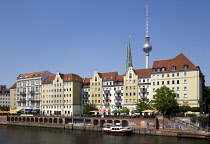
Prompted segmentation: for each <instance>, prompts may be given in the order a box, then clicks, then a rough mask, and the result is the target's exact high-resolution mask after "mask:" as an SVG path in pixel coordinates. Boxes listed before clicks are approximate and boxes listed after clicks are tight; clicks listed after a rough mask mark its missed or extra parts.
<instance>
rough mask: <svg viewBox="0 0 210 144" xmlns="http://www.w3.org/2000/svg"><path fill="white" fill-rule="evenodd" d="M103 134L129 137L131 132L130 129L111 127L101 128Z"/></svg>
mask: <svg viewBox="0 0 210 144" xmlns="http://www.w3.org/2000/svg"><path fill="white" fill-rule="evenodd" d="M103 132H104V134H116V135H130V134H132V132H133V130H132V129H131V128H130V127H121V126H113V127H105V128H103Z"/></svg>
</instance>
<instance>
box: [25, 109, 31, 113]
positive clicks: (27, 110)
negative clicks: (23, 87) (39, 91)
mask: <svg viewBox="0 0 210 144" xmlns="http://www.w3.org/2000/svg"><path fill="white" fill-rule="evenodd" d="M32 110H33V109H25V112H30V111H32Z"/></svg>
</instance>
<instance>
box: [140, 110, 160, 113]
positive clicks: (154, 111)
mask: <svg viewBox="0 0 210 144" xmlns="http://www.w3.org/2000/svg"><path fill="white" fill-rule="evenodd" d="M142 112H148V113H157V112H158V111H157V110H144V111H142Z"/></svg>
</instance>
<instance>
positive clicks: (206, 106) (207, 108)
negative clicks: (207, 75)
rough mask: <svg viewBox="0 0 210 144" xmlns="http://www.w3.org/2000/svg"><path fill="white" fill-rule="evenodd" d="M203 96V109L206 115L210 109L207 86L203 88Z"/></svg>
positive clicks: (209, 94) (209, 90)
mask: <svg viewBox="0 0 210 144" xmlns="http://www.w3.org/2000/svg"><path fill="white" fill-rule="evenodd" d="M203 96H204V101H205V102H204V103H205V104H204V108H205V112H206V113H207V112H208V110H209V107H210V87H209V86H205V87H204V91H203Z"/></svg>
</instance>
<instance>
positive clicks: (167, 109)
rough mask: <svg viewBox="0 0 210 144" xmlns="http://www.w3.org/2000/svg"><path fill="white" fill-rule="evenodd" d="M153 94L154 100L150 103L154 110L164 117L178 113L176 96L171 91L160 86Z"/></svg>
mask: <svg viewBox="0 0 210 144" xmlns="http://www.w3.org/2000/svg"><path fill="white" fill-rule="evenodd" d="M155 92H156V94H155V98H154V100H152V101H151V103H153V107H154V108H156V109H157V110H158V111H160V112H161V113H162V114H164V115H166V114H171V113H174V112H177V111H178V109H179V104H178V102H177V100H176V95H177V94H176V93H175V92H174V91H173V90H170V89H169V88H168V87H166V86H162V87H160V89H157V90H156V91H155Z"/></svg>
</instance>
